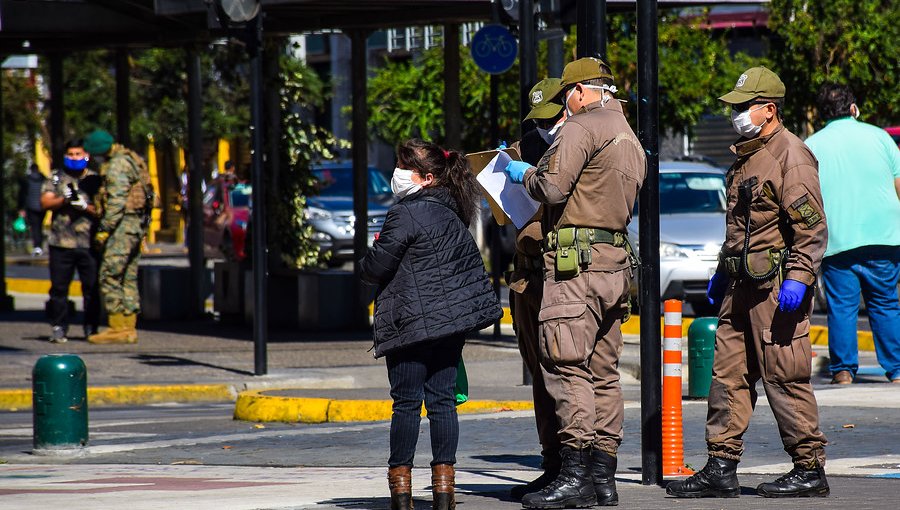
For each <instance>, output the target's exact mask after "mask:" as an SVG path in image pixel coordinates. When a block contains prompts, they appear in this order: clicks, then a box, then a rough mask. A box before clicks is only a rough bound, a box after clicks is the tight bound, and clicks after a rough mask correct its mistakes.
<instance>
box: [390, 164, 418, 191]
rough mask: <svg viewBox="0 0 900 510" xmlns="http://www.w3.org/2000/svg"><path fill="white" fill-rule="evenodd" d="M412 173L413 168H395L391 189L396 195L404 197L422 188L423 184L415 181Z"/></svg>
mask: <svg viewBox="0 0 900 510" xmlns="http://www.w3.org/2000/svg"><path fill="white" fill-rule="evenodd" d="M412 174H413V171H412V170H406V169H404V168H399V167H398V168H395V169H394V175H393V176H391V191H393V192H394V196H396V197H397V198H403V197H405V196H407V195H412V194H413V193H416V192H417V191H419V190H420V189H422V186H421V185H419V184H416V183H414V182H413V180H412Z"/></svg>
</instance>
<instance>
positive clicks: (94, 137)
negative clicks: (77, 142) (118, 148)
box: [84, 129, 114, 155]
mask: <svg viewBox="0 0 900 510" xmlns="http://www.w3.org/2000/svg"><path fill="white" fill-rule="evenodd" d="M113 141H114V140H113V137H112V135H111V134H109V132H107V131H104V130H102V129H96V130H94V131H93V132H91V134H89V135H87V136H86V137H85V138H84V150H86V151H87V152H88V154H92V155H96V154H106V153H107V152H109V149H110V148H111V147H112V144H113Z"/></svg>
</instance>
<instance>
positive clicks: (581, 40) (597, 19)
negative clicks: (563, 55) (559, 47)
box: [575, 0, 606, 59]
mask: <svg viewBox="0 0 900 510" xmlns="http://www.w3.org/2000/svg"><path fill="white" fill-rule="evenodd" d="M576 9H577V16H578V17H577V20H576V32H575V33H576V34H577V36H576V37H577V46H578V48H577V49H576V51H577V52H578V58H581V57H600V58H603V59H605V58H606V0H578V4H577V6H576Z"/></svg>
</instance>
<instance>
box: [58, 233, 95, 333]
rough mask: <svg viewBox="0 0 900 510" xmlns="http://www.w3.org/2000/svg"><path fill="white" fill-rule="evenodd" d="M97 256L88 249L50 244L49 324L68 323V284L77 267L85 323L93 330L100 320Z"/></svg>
mask: <svg viewBox="0 0 900 510" xmlns="http://www.w3.org/2000/svg"><path fill="white" fill-rule="evenodd" d="M97 265H98V264H97V258H96V257H95V256H94V254H93V252H91V250H90V249H89V248H60V247H58V246H51V247H50V302H49V303H48V305H47V314H48V315H49V319H50V325H51V326H62V327H63V328H64V329H65V328H68V326H69V317H68V315H69V307H68V301H69V284H71V283H72V278H73V277H74V276H75V270H76V269H77V270H78V279H79V280H81V294H82V296H83V297H84V324H85V326H93V327H94V328H95V329H96V326H97V324H98V323H99V322H100V289H99V287H98V286H97Z"/></svg>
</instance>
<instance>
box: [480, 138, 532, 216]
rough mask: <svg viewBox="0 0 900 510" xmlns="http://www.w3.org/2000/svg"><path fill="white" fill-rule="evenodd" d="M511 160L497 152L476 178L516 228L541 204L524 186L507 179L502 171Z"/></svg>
mask: <svg viewBox="0 0 900 510" xmlns="http://www.w3.org/2000/svg"><path fill="white" fill-rule="evenodd" d="M510 161H512V158H510V157H509V155H508V154H506V153H505V152H503V151H499V152H497V155H496V156H494V159H492V160H491V162H490V163H488V164H487V166H486V167H484V170H482V171H481V172H480V173H479V174H478V175H477V176H476V179H477V180H478V182H479V183H480V184H481V187H483V188H484V190H485V191H486V192H487V193H488V195H490V196H491V198H493V199H494V201H495V202H497V205H499V206H500V208H501V209H503V212H505V213H506V215H507V216H509V219H510V220H512V222H513V225H515V226H516V228H522V227H524V226H525V224H526V223H528V220H530V219H531V218H533V217H534V215H535V213H537V211H538V208H540V206H541V204H540V203H538V202H537V201H535V200H534V199H533V198H531V197H530V196H529V195H528V192H527V191H525V186H522V185H521V184H516V183H514V182H512V181H511V180H509V175H507V173H506V172H504V171H503V169H504V168H506V164H507V163H509V162H510Z"/></svg>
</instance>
